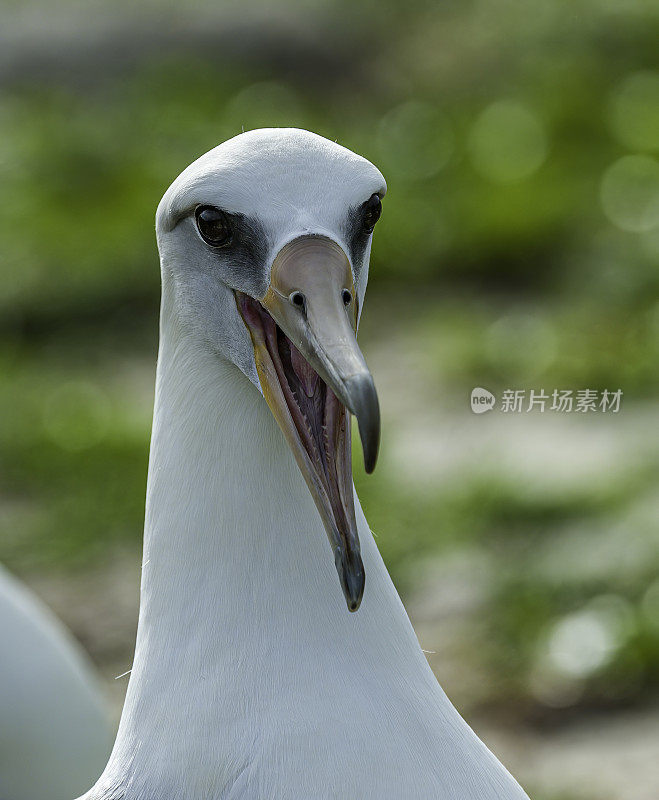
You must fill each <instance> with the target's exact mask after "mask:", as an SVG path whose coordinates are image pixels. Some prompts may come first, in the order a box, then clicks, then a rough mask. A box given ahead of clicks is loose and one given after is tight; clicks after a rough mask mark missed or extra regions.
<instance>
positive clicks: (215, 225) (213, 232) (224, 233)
mask: <svg viewBox="0 0 659 800" xmlns="http://www.w3.org/2000/svg"><path fill="white" fill-rule="evenodd" d="M194 215H195V219H196V220H197V228H198V229H199V233H200V234H201V238H202V239H203V240H204V241H205V242H206V243H207V244H209V245H211V247H222V246H223V245H226V244H229V242H230V241H231V225H230V223H229V218H228V217H227V215H226V214H225V213H224V211H220V209H219V208H215V207H214V206H198V207H197V209H196V211H195V212H194Z"/></svg>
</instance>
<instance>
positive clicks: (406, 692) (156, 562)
mask: <svg viewBox="0 0 659 800" xmlns="http://www.w3.org/2000/svg"><path fill="white" fill-rule="evenodd" d="M384 191H385V184H384V179H383V178H382V176H381V175H380V173H379V172H378V170H377V169H376V168H375V167H373V166H372V165H371V164H370V163H369V162H368V161H366V160H365V159H363V158H361V157H359V156H356V155H355V154H354V153H351V152H350V151H348V150H346V149H344V148H342V147H340V146H339V145H337V144H334V143H332V142H329V141H327V140H326V139H323V138H321V137H319V136H316V135H314V134H311V133H308V132H306V131H300V130H295V129H269V130H262V131H253V132H250V133H246V134H242V135H240V136H238V137H236V138H234V139H232V140H230V141H229V142H226V143H225V144H223V145H221V146H219V147H217V148H216V149H214V150H212V151H210V152H209V153H207V154H206V155H205V156H203V157H202V158H200V159H199V160H198V161H196V162H195V163H194V164H193V165H191V166H190V167H189V168H188V169H187V170H185V171H184V172H183V173H182V175H181V176H179V178H177V180H176V181H175V182H174V183H173V184H172V186H171V187H170V188H169V190H168V191H167V193H166V194H165V197H164V198H163V201H162V202H161V204H160V207H159V210H158V216H157V233H158V244H159V249H160V255H161V268H162V280H163V296H162V308H161V329H160V334H161V336H160V352H159V358H158V371H157V381H156V400H155V412H154V423H153V434H152V443H151V455H150V463H149V478H148V488H147V509H146V525H145V542H144V565H143V574H142V588H141V592H142V593H141V607H140V621H139V628H138V635H137V646H136V653H135V660H134V664H133V670H132V673H131V677H130V683H129V688H128V693H127V698H126V703H125V707H124V711H123V715H122V719H121V724H120V728H119V733H118V736H117V740H116V744H115V747H114V751H113V753H112V756H111V758H110V761H109V763H108V765H107V767H106V769H105V771H104V773H103V775H102V776H101V778H100V779H99V781H98V783H97V784H96V786H95V787H94V788H93V789H92V790H90V792H89V793H88V794H87V795H85V800H156V798H157V799H158V800H163V798H167V800H309V799H310V798H314V800H322V799H323V798H342V799H343V798H359V800H371V799H373V800H375V798H377V800H428V799H429V798H433V799H434V800H494V799H495V798H499V799H500V800H503V799H505V800H522V798H525V797H526V795H525V794H524V792H523V791H522V789H521V788H520V787H519V785H518V784H517V783H516V782H515V780H514V779H513V778H512V777H511V776H510V774H509V773H508V772H507V771H506V770H505V769H504V767H502V766H501V764H500V763H499V762H498V761H497V760H496V758H495V757H494V756H493V755H492V754H491V753H490V752H489V751H488V749H487V748H486V747H485V746H484V745H483V744H482V743H481V742H480V741H479V739H478V738H477V737H476V736H475V734H474V733H473V732H472V731H471V729H470V728H469V727H468V726H467V725H466V723H465V722H464V721H463V720H462V719H461V717H460V716H459V715H458V713H457V712H456V710H455V709H454V708H453V706H452V705H451V703H450V702H449V700H448V699H447V697H446V695H445V694H444V692H443V691H442V689H441V688H440V686H439V684H438V683H437V681H436V679H435V677H434V675H433V674H432V672H431V670H430V668H429V666H428V664H427V662H426V659H425V656H424V655H423V653H422V651H421V649H420V647H419V644H418V641H417V639H416V636H415V634H414V631H413V629H412V626H411V624H410V622H409V620H408V617H407V615H406V613H405V610H404V608H403V605H402V603H401V601H400V599H399V597H398V594H397V592H396V590H395V588H394V586H393V584H392V582H391V580H390V578H389V575H388V574H387V570H386V568H385V566H384V564H383V562H382V559H381V558H380V555H379V553H378V550H377V548H376V545H375V543H374V540H373V537H372V535H371V532H370V530H369V527H368V524H367V522H366V520H365V519H364V515H363V513H362V510H361V507H360V505H359V501H358V499H357V498H356V496H355V497H354V502H355V518H356V527H357V530H358V533H359V539H360V540H361V557H362V559H363V564H364V567H365V573H366V576H367V577H366V589H365V593H364V598H363V602H362V604H361V608H360V609H359V611H357V613H355V614H351V613H349V612H348V610H347V609H346V604H345V602H344V599H343V597H342V596H341V591H340V588H339V584H338V582H337V574H336V571H335V567H334V564H333V562H332V554H331V551H330V550H329V548H328V543H327V536H326V530H327V525H326V526H325V528H324V526H323V522H322V521H321V517H322V513H321V514H319V507H317V506H316V505H314V501H313V499H312V496H311V494H310V491H309V488H308V486H307V485H306V484H305V479H303V477H302V472H301V469H300V468H299V467H298V465H297V464H296V461H295V459H294V457H293V455H292V452H291V448H290V447H289V445H288V444H287V442H286V439H285V438H284V436H282V433H281V430H280V428H279V427H278V425H277V423H276V422H275V419H274V418H273V414H272V413H271V411H270V409H269V408H268V404H267V403H266V402H265V401H264V396H263V391H262V390H263V386H262V379H263V373H262V372H260V371H257V368H256V365H255V353H256V352H257V350H258V348H257V347H256V345H255V344H254V341H253V340H251V339H250V334H249V332H248V328H247V327H246V324H245V322H243V319H241V315H240V313H239V312H238V309H237V304H236V297H237V296H238V298H240V296H241V295H240V293H246V294H247V295H249V296H251V297H254V298H257V299H259V300H261V301H262V302H263V303H266V300H262V298H263V297H264V292H265V290H266V289H267V287H268V284H269V282H270V285H271V286H272V285H274V281H275V274H274V267H273V264H275V263H276V261H277V257H278V254H280V253H282V252H284V251H285V250H286V248H287V247H288V246H289V245H291V243H295V242H297V241H298V240H300V239H303V240H304V241H306V239H307V238H313V241H314V242H317V241H318V240H319V239H322V241H323V242H325V241H326V240H331V242H334V243H336V244H338V245H339V247H340V248H341V250H342V251H343V252H345V253H346V254H347V256H346V257H347V258H349V260H350V266H351V270H352V273H353V276H354V282H355V291H356V292H357V295H358V297H357V300H358V303H359V310H361V305H362V301H363V295H364V291H365V287H366V280H367V273H368V257H369V252H370V233H369V234H368V236H367V240H366V238H364V237H362V238H364V240H363V242H362V239H360V238H359V237H360V236H362V233H363V232H362V233H359V231H358V234H359V235H358V234H355V233H354V230H353V228H351V227H350V225H351V224H352V223H350V224H349V222H348V221H349V220H350V219H353V218H354V215H355V214H357V217H358V216H359V209H360V208H362V207H363V204H364V201H366V200H367V199H368V198H369V197H371V198H372V196H373V195H374V193H375V194H378V195H379V196H383V195H384ZM373 202H376V201H373ZM205 206H211V207H214V208H216V209H224V210H225V211H226V212H227V214H229V215H232V216H230V219H231V224H232V225H233V226H234V228H233V231H234V232H233V235H232V241H231V246H228V247H226V248H224V249H222V247H217V248H213V247H208V246H207V244H206V243H205V242H204V241H203V239H202V237H201V236H200V233H199V230H198V228H197V227H196V225H195V214H196V213H198V211H199V208H200V207H202V208H203V207H205ZM354 209H357V210H358V211H357V212H354ZM351 214H352V216H351ZM347 220H348V221H347ZM246 230H247V231H248V233H247V234H246V233H245V231H246ZM351 230H352V231H353V233H351ZM364 236H365V235H364ZM250 237H252V238H251V239H250ZM305 237H306V238H305ZM351 237H353V238H351ZM355 237H357V238H355ZM257 239H258V241H256V240H257ZM355 242H357V244H355ZM360 242H362V244H360ZM357 245H359V247H358V246H357ZM241 248H242V249H241ZM357 262H359V263H357ZM337 285H339V284H337ZM291 297H292V295H291ZM281 298H284V299H283V300H282V299H281ZM281 298H280V300H279V302H284V300H285V297H284V295H281ZM312 299H313V298H312ZM316 299H317V298H316ZM321 300H322V298H321ZM328 302H329V300H328ZM287 313H288V312H287ZM290 313H291V314H293V311H292V310H291V311H290ZM286 319H288V318H286ZM291 319H292V317H291ZM300 319H302V318H300ZM281 324H284V325H286V324H288V323H286V322H283V323H281ZM300 324H302V323H300ZM251 330H252V329H251V328H250V331H251ZM286 334H287V335H289V333H288V329H287V330H286ZM346 341H347V340H346ZM322 344H323V343H322V342H321V344H320V345H318V346H319V347H321V345H322ZM344 345H345V346H346V347H347V346H348V345H346V344H345V342H344V343H343V344H342V345H341V347H343V346H344ZM351 346H352V345H351ZM321 349H322V347H321ZM338 383H340V381H338ZM338 383H337V385H338ZM339 390H341V387H340V386H339V389H337V391H339ZM267 395H268V392H267V391H266V396H267ZM268 403H269V404H270V405H271V406H272V400H271V398H269V399H268ZM371 407H372V404H371ZM361 421H362V420H361V419H360V423H361ZM282 430H283V428H282ZM296 457H297V456H296ZM303 471H304V470H303ZM341 502H342V503H343V506H344V507H347V506H348V505H349V499H346V498H343V499H342V501H341ZM337 513H339V516H340V515H341V513H343V512H337ZM346 524H347V523H346ZM339 527H340V528H341V535H342V536H343V533H345V530H344V528H345V527H346V526H345V525H344V526H343V527H341V525H339ZM330 540H331V538H330ZM343 541H344V540H343V539H341V538H340V537H339V544H341V542H343ZM342 568H343V569H344V572H345V570H346V569H348V568H346V567H345V565H344V564H343V565H342V563H340V559H338V557H337V569H339V573H340V574H341V569H342ZM348 571H349V570H348ZM344 591H345V592H346V598H348V595H349V591H350V590H349V589H345V588H344Z"/></svg>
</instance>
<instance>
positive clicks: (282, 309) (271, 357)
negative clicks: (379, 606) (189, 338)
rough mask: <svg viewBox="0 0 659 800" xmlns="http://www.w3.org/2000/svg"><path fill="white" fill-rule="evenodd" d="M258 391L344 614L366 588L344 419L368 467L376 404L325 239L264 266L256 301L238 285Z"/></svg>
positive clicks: (336, 257)
mask: <svg viewBox="0 0 659 800" xmlns="http://www.w3.org/2000/svg"><path fill="white" fill-rule="evenodd" d="M236 298H237V302H238V309H239V311H240V314H241V316H242V318H243V320H244V322H245V324H246V326H247V328H248V330H249V332H250V335H251V338H252V344H253V346H254V356H255V361H256V369H257V372H258V375H259V380H260V382H261V388H262V389H263V395H264V397H265V399H266V401H267V403H268V405H269V406H270V409H271V410H272V413H273V415H274V417H275V419H276V420H277V422H278V424H279V427H280V428H281V430H282V431H283V433H284V436H285V437H286V439H287V441H288V444H289V445H290V447H291V449H292V451H293V454H294V456H295V459H296V461H297V463H298V466H299V467H300V470H301V472H302V474H303V476H304V479H305V480H306V482H307V485H308V487H309V490H310V491H311V494H312V496H313V499H314V501H315V503H316V507H317V508H318V511H319V513H320V516H321V518H322V520H323V524H324V526H325V530H326V531H327V536H328V538H329V540H330V544H331V545H332V548H333V550H334V560H335V564H336V569H337V572H338V574H339V579H340V581H341V586H342V588H343V593H344V595H345V598H346V602H347V604H348V609H349V610H350V611H356V610H357V609H358V608H359V604H360V602H361V599H362V595H363V593H364V566H363V564H362V559H361V555H360V549H359V537H358V534H357V523H356V520H355V508H354V502H353V489H352V462H351V452H350V418H349V415H348V413H349V412H350V413H352V414H354V415H355V417H357V423H358V425H359V435H360V438H361V442H362V448H363V451H364V464H365V466H366V471H367V472H372V471H373V469H374V468H375V462H376V459H377V453H378V445H379V439H380V410H379V405H378V398H377V394H376V391H375V385H374V383H373V378H372V377H371V374H370V372H369V371H368V367H367V366H366V362H365V361H364V357H363V356H362V354H361V351H360V350H359V346H358V345H357V340H356V338H355V331H356V328H357V294H356V291H355V286H354V282H353V278H352V270H351V268H350V262H349V261H348V258H347V256H346V254H345V253H344V252H343V250H342V248H341V247H340V246H339V245H338V244H337V243H336V242H334V241H332V240H331V239H329V238H327V237H324V236H301V237H299V238H297V239H294V240H293V241H291V242H289V243H288V244H287V245H285V246H284V247H283V248H282V249H281V251H280V252H279V253H278V255H277V257H276V258H275V260H274V262H273V264H272V271H271V277H270V287H269V288H268V291H267V293H266V295H265V297H264V298H263V299H262V300H261V301H260V302H258V301H256V300H254V299H253V298H251V297H249V296H248V295H245V294H243V293H241V292H236Z"/></svg>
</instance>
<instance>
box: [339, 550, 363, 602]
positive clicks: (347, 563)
mask: <svg viewBox="0 0 659 800" xmlns="http://www.w3.org/2000/svg"><path fill="white" fill-rule="evenodd" d="M334 562H335V564H336V571H337V572H338V573H339V580H340V581H341V588H342V589H343V595H344V597H345V600H346V605H347V606H348V611H350V612H351V613H354V612H355V611H357V609H358V608H359V606H360V605H361V602H362V597H363V596H364V585H365V583H366V575H365V573H364V564H363V562H362V559H361V556H360V555H359V553H355V554H352V556H351V557H350V558H346V557H345V555H344V553H343V552H342V550H341V549H340V548H337V549H336V551H335V554H334Z"/></svg>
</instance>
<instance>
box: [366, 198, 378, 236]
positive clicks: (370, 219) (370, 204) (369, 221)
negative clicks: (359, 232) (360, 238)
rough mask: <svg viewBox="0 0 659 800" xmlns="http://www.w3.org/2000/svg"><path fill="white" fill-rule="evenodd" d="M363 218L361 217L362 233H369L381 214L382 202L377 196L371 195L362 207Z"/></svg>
mask: <svg viewBox="0 0 659 800" xmlns="http://www.w3.org/2000/svg"><path fill="white" fill-rule="evenodd" d="M363 209H364V212H363V213H364V216H363V217H362V220H363V225H364V232H365V233H371V231H372V230H373V228H374V227H375V223H376V222H377V221H378V220H379V219H380V214H381V213H382V201H381V200H380V198H379V196H378V195H377V194H374V195H371V196H370V197H369V198H368V200H367V201H366V202H365V203H364V205H363Z"/></svg>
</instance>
